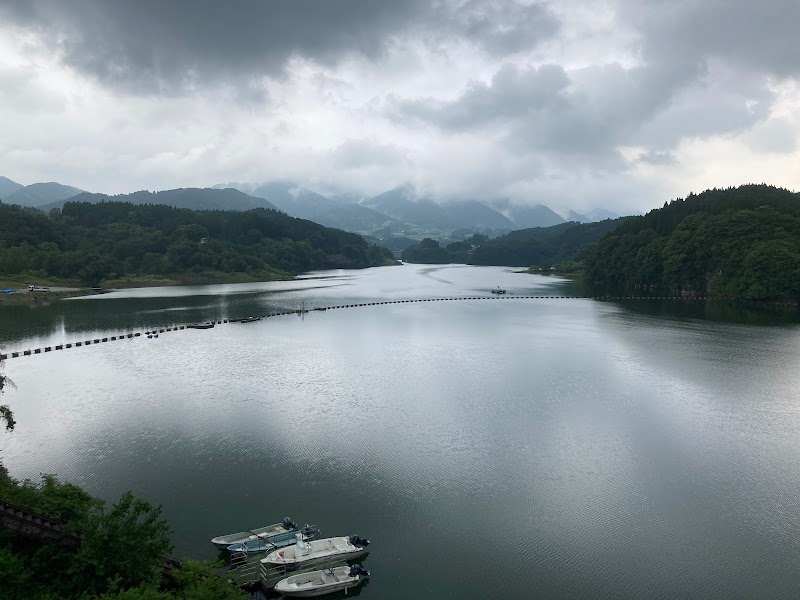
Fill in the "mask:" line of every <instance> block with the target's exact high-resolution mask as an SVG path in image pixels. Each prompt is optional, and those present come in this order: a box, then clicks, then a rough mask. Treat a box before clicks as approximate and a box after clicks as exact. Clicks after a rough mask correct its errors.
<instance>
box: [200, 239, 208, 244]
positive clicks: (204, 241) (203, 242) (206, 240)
mask: <svg viewBox="0 0 800 600" xmlns="http://www.w3.org/2000/svg"><path fill="white" fill-rule="evenodd" d="M200 243H201V244H207V243H208V238H200Z"/></svg>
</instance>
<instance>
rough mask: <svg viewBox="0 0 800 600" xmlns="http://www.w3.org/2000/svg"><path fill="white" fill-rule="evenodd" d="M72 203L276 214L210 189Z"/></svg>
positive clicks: (259, 201)
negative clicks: (141, 205) (255, 209)
mask: <svg viewBox="0 0 800 600" xmlns="http://www.w3.org/2000/svg"><path fill="white" fill-rule="evenodd" d="M69 200H70V201H74V202H90V203H92V204H97V203H98V202H103V201H113V202H130V203H131V204H164V205H166V206H173V207H175V208H189V209H191V210H236V211H245V210H251V209H254V208H267V209H271V210H278V209H277V208H276V207H275V206H274V205H272V204H271V203H269V202H267V201H266V200H264V199H263V198H254V197H253V196H248V195H247V194H244V193H242V192H240V191H239V190H234V189H232V188H227V189H224V190H219V189H211V188H179V189H176V190H164V191H161V192H148V191H141V192H133V193H132V194H119V195H116V196H108V195H106V194H92V193H89V192H84V193H82V194H79V195H77V196H73V197H72V198H69ZM64 202H65V201H64V200H61V201H60V202H54V203H51V204H48V205H43V206H40V207H39V208H41V209H42V210H45V211H47V210H50V209H51V208H61V207H63V206H64Z"/></svg>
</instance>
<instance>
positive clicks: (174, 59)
mask: <svg viewBox="0 0 800 600" xmlns="http://www.w3.org/2000/svg"><path fill="white" fill-rule="evenodd" d="M425 5H426V2H425V1H424V0H393V1H392V2H373V1H371V0H337V1H336V2H318V1H315V0H292V1H290V2H265V1H262V0H237V1H236V2H220V1H218V0H169V1H168V2H163V1H161V0H135V1H127V0H74V1H71V2H62V1H61V0H32V1H28V0H22V1H19V0H18V1H14V0H12V1H11V2H10V3H5V4H4V5H3V6H2V7H0V16H2V17H3V18H4V19H5V20H6V21H9V20H10V21H11V22H13V23H15V24H16V25H17V26H20V27H23V28H28V29H30V30H32V31H35V32H39V33H40V35H41V39H42V40H43V41H44V42H45V43H47V44H50V45H55V46H57V48H58V50H59V51H60V52H61V53H62V58H63V60H64V62H65V63H67V64H69V65H70V66H73V67H75V68H77V69H79V70H81V71H84V72H87V73H90V74H92V75H95V76H97V77H98V78H99V79H100V80H101V81H104V82H107V83H111V84H114V85H121V86H124V87H126V88H129V89H161V90H165V89H173V88H175V87H180V86H182V85H189V86H191V85H197V84H198V83H203V80H204V79H205V78H220V77H222V78H226V77H231V78H235V77H241V76H242V75H260V74H274V73H277V72H279V71H280V70H281V69H282V68H283V67H284V65H285V63H286V61H287V60H288V59H289V58H290V57H291V56H293V55H302V56H308V57H311V58H314V59H315V60H318V61H321V62H326V61H328V60H331V59H333V58H335V57H338V56H341V55H342V54H343V53H351V52H357V53H363V54H365V55H377V54H380V53H381V51H382V48H383V44H384V42H385V40H386V39H387V38H388V37H389V36H391V35H392V34H394V33H396V32H398V31H401V30H403V29H404V28H405V27H407V26H409V24H411V23H413V22H414V21H416V19H417V18H418V16H419V14H420V12H421V11H423V10H424V7H425Z"/></svg>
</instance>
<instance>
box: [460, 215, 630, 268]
mask: <svg viewBox="0 0 800 600" xmlns="http://www.w3.org/2000/svg"><path fill="white" fill-rule="evenodd" d="M627 218H628V217H622V218H619V219H615V220H613V221H612V220H606V221H600V222H599V223H576V222H574V221H569V222H567V223H561V224H560V225H553V226H551V227H534V228H531V229H520V230H518V231H512V232H510V233H507V234H506V235H501V236H500V237H496V238H494V239H491V240H488V241H486V242H485V243H483V244H481V246H480V247H479V248H477V249H475V251H474V252H472V254H471V256H470V259H469V264H472V265H506V266H509V267H528V266H531V265H539V266H542V267H549V266H551V265H556V264H558V263H560V262H562V261H565V260H572V259H574V258H575V256H576V255H577V254H578V252H579V251H581V250H582V249H583V248H585V247H587V246H588V245H589V244H593V243H595V242H598V241H599V240H600V239H601V238H602V237H603V236H604V235H606V234H607V233H608V232H609V231H613V230H614V229H616V228H617V227H619V226H620V225H621V224H622V223H624V222H625V220H626V219H627Z"/></svg>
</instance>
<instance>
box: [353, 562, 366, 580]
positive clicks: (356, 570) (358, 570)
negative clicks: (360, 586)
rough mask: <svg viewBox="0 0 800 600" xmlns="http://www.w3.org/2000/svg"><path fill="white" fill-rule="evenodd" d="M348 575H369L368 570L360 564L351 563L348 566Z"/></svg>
mask: <svg viewBox="0 0 800 600" xmlns="http://www.w3.org/2000/svg"><path fill="white" fill-rule="evenodd" d="M350 577H369V571H367V570H366V569H365V568H364V567H362V566H361V565H353V566H352V567H350Z"/></svg>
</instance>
